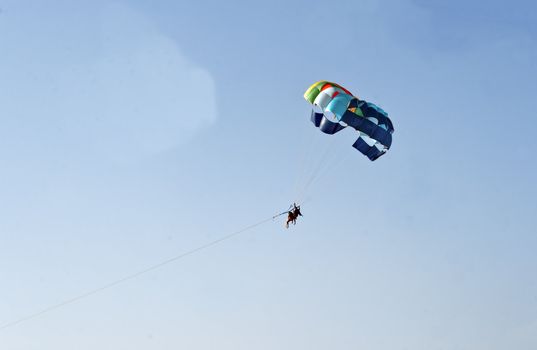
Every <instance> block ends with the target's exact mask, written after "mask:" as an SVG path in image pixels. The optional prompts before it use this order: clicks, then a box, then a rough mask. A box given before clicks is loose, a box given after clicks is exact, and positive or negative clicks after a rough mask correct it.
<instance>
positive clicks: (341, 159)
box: [297, 153, 350, 203]
mask: <svg viewBox="0 0 537 350" xmlns="http://www.w3.org/2000/svg"><path fill="white" fill-rule="evenodd" d="M349 155H350V153H347V154H346V155H344V156H342V157H338V158H337V159H336V160H335V161H334V162H331V163H330V164H328V163H327V165H326V166H324V167H322V169H320V170H319V171H318V172H317V173H316V174H315V176H312V177H311V178H310V179H309V181H308V183H307V184H306V187H305V189H304V191H303V193H302V197H300V198H298V199H297V200H298V201H300V202H302V203H303V202H304V200H303V197H304V196H305V195H306V194H307V189H308V188H309V187H310V186H311V185H312V184H313V183H315V181H317V180H318V179H320V178H322V177H323V176H324V175H326V173H327V171H329V170H333V169H336V168H338V167H339V165H341V163H343V162H344V161H345V160H346V159H347V158H348V157H349ZM332 160H333V159H332Z"/></svg>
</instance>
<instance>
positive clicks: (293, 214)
mask: <svg viewBox="0 0 537 350" xmlns="http://www.w3.org/2000/svg"><path fill="white" fill-rule="evenodd" d="M299 216H303V215H302V213H301V212H300V205H298V206H297V205H296V203H293V209H291V210H289V211H288V212H287V221H286V223H285V228H289V223H293V225H296V219H297V218H298V217H299Z"/></svg>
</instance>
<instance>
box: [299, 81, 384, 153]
mask: <svg viewBox="0 0 537 350" xmlns="http://www.w3.org/2000/svg"><path fill="white" fill-rule="evenodd" d="M304 98H305V99H306V100H307V101H308V102H309V103H311V104H312V105H313V110H312V112H311V121H312V122H313V124H315V126H316V127H318V128H319V129H321V131H322V132H324V133H326V134H330V135H331V134H335V133H336V132H338V131H341V130H343V129H344V128H346V127H347V126H350V127H352V128H354V129H356V130H357V131H358V132H359V134H360V136H359V137H358V139H357V140H356V142H354V144H353V145H352V147H354V148H356V149H357V150H358V151H360V152H362V153H363V154H364V155H366V156H367V157H368V158H369V159H370V160H375V159H377V158H379V157H380V156H382V155H383V154H384V153H386V151H388V149H389V148H390V146H391V145H392V134H393V132H394V129H393V124H392V121H391V120H390V118H388V114H387V113H386V112H384V111H383V110H382V109H381V108H380V107H378V106H376V105H374V104H373V103H371V102H367V101H363V100H360V99H359V98H358V97H356V96H353V95H352V94H351V93H350V92H349V91H348V90H347V89H345V88H344V87H342V86H340V85H338V84H335V83H330V82H328V81H318V82H316V83H315V84H313V85H312V86H310V87H309V89H308V90H307V91H306V92H305V93H304Z"/></svg>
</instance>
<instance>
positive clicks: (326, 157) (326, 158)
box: [297, 138, 337, 203]
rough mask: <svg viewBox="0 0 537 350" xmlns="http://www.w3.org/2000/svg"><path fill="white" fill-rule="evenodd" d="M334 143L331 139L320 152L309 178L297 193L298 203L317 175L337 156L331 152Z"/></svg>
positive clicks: (334, 140) (333, 139)
mask: <svg viewBox="0 0 537 350" xmlns="http://www.w3.org/2000/svg"><path fill="white" fill-rule="evenodd" d="M335 143H336V139H335V138H332V139H331V141H330V142H329V143H327V144H326V146H325V147H324V149H323V150H322V151H321V152H320V154H321V156H320V158H319V160H318V161H317V163H316V164H315V165H314V168H313V170H312V171H311V173H310V174H309V175H310V176H309V177H308V179H307V180H305V182H304V184H303V186H302V188H301V190H300V192H298V196H297V202H298V203H299V202H300V201H302V199H303V198H304V196H305V195H306V193H307V191H308V189H309V187H310V185H311V184H312V183H313V181H314V180H315V179H316V178H317V177H318V175H319V173H320V172H321V171H322V170H324V169H326V167H327V165H328V164H329V163H330V161H331V160H332V159H333V157H334V156H337V154H336V152H333V150H334V145H335Z"/></svg>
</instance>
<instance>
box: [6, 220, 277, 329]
mask: <svg viewBox="0 0 537 350" xmlns="http://www.w3.org/2000/svg"><path fill="white" fill-rule="evenodd" d="M286 213H287V212H286ZM279 215H282V214H279ZM279 215H276V216H279ZM276 216H274V217H273V216H271V217H269V218H267V219H263V220H261V221H258V222H256V223H255V224H252V225H250V226H246V227H244V228H242V229H240V230H238V231H235V232H232V233H230V234H227V235H225V236H222V237H220V238H218V239H215V240H213V241H211V242H209V243H205V244H203V245H201V246H199V247H197V248H194V249H191V250H189V251H186V252H183V253H181V254H179V255H176V256H174V257H171V258H169V259H166V260H163V261H161V262H159V263H157V264H155V265H152V266H149V267H146V268H145V269H142V270H140V271H137V272H134V273H131V274H130V275H126V276H124V277H122V278H119V279H117V280H115V281H113V282H110V283H108V284H105V285H103V286H101V287H98V288H95V289H92V290H89V291H87V292H85V293H82V294H79V295H77V296H74V297H72V298H69V299H66V300H64V301H62V302H60V303H57V304H54V305H51V306H48V307H46V308H44V309H42V310H41V311H38V312H35V313H33V314H30V315H27V316H24V317H21V318H19V319H17V320H14V321H11V322H8V323H5V324H2V325H0V331H3V330H5V329H6V328H10V327H13V326H16V325H18V324H20V323H23V322H26V321H29V320H31V319H34V318H36V317H39V316H41V315H43V314H46V313H49V312H51V311H54V310H56V309H59V308H61V307H63V306H66V305H69V304H73V303H75V302H77V301H80V300H82V299H86V298H89V297H91V296H93V295H94V294H97V293H100V292H102V291H104V290H107V289H111V288H113V287H115V286H117V285H119V284H122V283H124V282H127V281H129V280H132V279H135V278H137V277H140V276H141V275H144V274H146V273H149V272H151V271H154V270H157V269H160V268H161V267H163V266H165V265H168V264H170V263H173V262H175V261H177V260H181V259H183V258H185V257H187V256H189V255H193V254H195V253H197V252H200V251H202V250H205V249H207V248H210V247H212V246H215V245H217V244H219V243H222V242H224V241H226V240H229V239H231V238H233V237H235V236H238V235H240V234H241V233H244V232H246V231H250V230H252V229H254V228H255V227H257V226H260V225H263V224H265V223H267V222H269V221H272V220H273V219H274V218H275V217H276Z"/></svg>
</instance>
